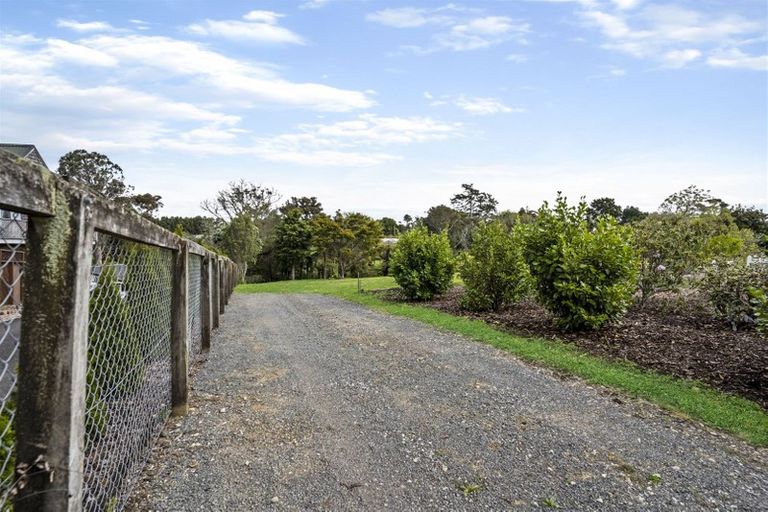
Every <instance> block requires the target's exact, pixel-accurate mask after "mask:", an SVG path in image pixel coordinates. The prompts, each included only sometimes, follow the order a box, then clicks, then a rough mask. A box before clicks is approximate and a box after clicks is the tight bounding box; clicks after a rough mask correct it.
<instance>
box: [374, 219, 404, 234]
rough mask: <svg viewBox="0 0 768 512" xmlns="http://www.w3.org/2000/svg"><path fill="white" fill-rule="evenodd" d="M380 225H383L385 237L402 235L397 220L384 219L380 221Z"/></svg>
mask: <svg viewBox="0 0 768 512" xmlns="http://www.w3.org/2000/svg"><path fill="white" fill-rule="evenodd" d="M379 224H381V230H382V232H383V233H384V236H397V235H398V234H400V231H401V227H400V225H399V224H398V223H397V221H396V220H395V219H392V218H390V217H382V218H381V219H379Z"/></svg>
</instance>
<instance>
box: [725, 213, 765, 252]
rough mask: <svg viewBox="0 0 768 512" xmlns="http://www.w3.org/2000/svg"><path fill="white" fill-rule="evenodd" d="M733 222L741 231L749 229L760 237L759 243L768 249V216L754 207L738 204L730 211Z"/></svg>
mask: <svg viewBox="0 0 768 512" xmlns="http://www.w3.org/2000/svg"><path fill="white" fill-rule="evenodd" d="M728 211H729V213H730V214H731V217H732V218H733V222H734V223H735V224H736V225H737V226H738V227H740V228H741V229H749V230H751V231H752V233H754V234H755V235H756V236H757V237H758V243H759V244H760V245H761V247H763V248H768V214H766V213H765V212H764V211H763V210H761V209H759V208H755V207H754V206H742V205H740V204H737V205H736V206H732V207H730V208H729V209H728Z"/></svg>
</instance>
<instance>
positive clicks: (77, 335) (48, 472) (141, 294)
mask: <svg viewBox="0 0 768 512" xmlns="http://www.w3.org/2000/svg"><path fill="white" fill-rule="evenodd" d="M0 176H1V177H2V180H0V181H2V186H0V205H2V207H3V210H0V510H2V511H6V510H11V509H12V503H11V502H12V501H15V503H16V506H17V508H18V509H19V510H22V509H23V510H25V511H28V510H29V511H33V510H40V509H50V510H67V509H72V508H78V507H81V508H82V509H83V510H86V511H110V512H117V511H120V510H123V509H124V508H125V507H126V504H127V502H128V499H129V497H130V493H131V491H132V489H133V487H134V485H135V483H136V481H137V479H138V478H139V476H140V473H141V470H142V468H143V466H144V464H145V461H146V460H147V458H148V456H149V454H150V451H151V449H152V446H153V445H154V443H155V441H156V439H157V438H158V436H159V435H160V433H161V431H162V429H163V427H164V425H165V422H166V420H167V418H168V416H169V414H170V413H171V412H173V413H174V414H178V415H183V414H185V412H186V410H187V407H188V394H189V390H190V387H189V365H190V363H191V362H194V360H195V356H196V355H197V354H200V353H201V352H202V346H203V341H205V346H206V348H207V347H208V343H209V342H210V336H211V329H212V328H213V327H214V326H218V324H219V315H220V314H222V313H224V307H223V304H225V303H226V300H227V298H228V297H229V295H230V294H231V293H232V288H233V287H232V285H233V284H234V283H233V282H232V281H231V280H229V279H227V276H228V275H230V274H232V273H233V272H234V270H235V266H234V263H233V262H232V261H230V260H228V259H226V258H222V257H220V256H218V255H215V254H213V253H211V252H210V251H207V250H206V249H205V248H203V247H201V246H199V245H198V244H196V243H195V242H194V241H192V240H186V239H183V238H180V237H178V236H176V235H174V234H173V233H170V232H169V231H166V230H164V229H162V228H160V227H159V226H157V225H155V224H153V223H151V222H148V221H147V220H146V219H142V218H140V217H138V216H137V215H134V214H132V213H129V212H125V211H123V210H121V209H119V208H117V207H116V205H114V204H112V203H110V202H109V201H108V200H106V199H105V198H102V197H98V196H93V195H89V194H88V193H87V192H84V191H83V190H82V189H79V188H77V187H73V186H71V185H70V184H68V183H66V182H64V181H62V180H60V179H58V178H57V177H55V176H54V175H52V174H51V173H50V172H48V171H47V170H46V169H44V168H41V167H39V166H37V165H35V164H34V163H30V162H27V161H24V160H22V159H18V158H16V157H15V156H13V155H11V154H9V153H6V152H4V151H0ZM41 177H42V178H41ZM61 205H64V206H67V207H65V208H60V207H59V206H61ZM9 210H18V211H23V212H25V213H27V214H29V215H30V217H26V216H24V215H21V214H19V213H14V212H11V211H9ZM28 224H29V225H30V226H32V227H33V228H34V229H29V230H27V225H28ZM67 227H69V228H70V229H67ZM94 230H95V232H96V233H95V236H94ZM92 237H93V238H92ZM84 254H92V257H90V258H89V257H83V255H84ZM187 254H189V256H188V260H187V262H186V263H187V265H186V267H187V270H188V273H187V276H186V280H184V278H183V262H184V260H181V259H180V257H179V256H182V255H187ZM62 255H66V257H65V258H62ZM208 258H210V263H211V265H210V268H209V265H208V263H209V259H208ZM25 269H26V276H25V277H24V283H22V275H24V272H25ZM212 269H214V270H212ZM210 270H212V272H209V271H210ZM89 273H90V280H88V279H85V277H86V276H88V275H89ZM220 285H221V286H220ZM23 286H24V287H26V288H27V289H26V291H23V290H22V287H23ZM184 287H186V290H187V293H186V294H184V293H183V291H184ZM203 294H205V296H203ZM185 295H186V297H185ZM22 296H23V297H24V301H25V306H24V307H22ZM86 298H87V301H88V304H87V306H88V307H87V311H83V309H82V308H81V306H83V305H84V301H85V300H86ZM220 304H222V306H220ZM185 308H186V309H185ZM22 315H26V316H28V318H27V317H25V318H24V320H25V322H24V326H23V331H24V332H23V333H22V325H21V324H22V322H21V320H22ZM86 326H87V336H86ZM22 334H23V336H22ZM83 345H87V348H86V347H84V346H83ZM185 349H186V351H187V353H188V355H189V357H184V352H185ZM20 353H21V354H22V356H23V357H21V358H20V357H19V354H20ZM83 356H86V359H85V360H84V359H83ZM83 370H85V379H84V380H85V382H83V379H82V377H83V375H82V373H83ZM83 395H85V396H84V397H83ZM17 398H18V399H17ZM81 400H82V401H83V402H85V409H84V410H83V409H82V407H81V404H82V402H81ZM17 402H18V403H21V404H23V405H24V407H22V408H20V409H18V410H17V407H16V403H17ZM73 419H74V420H79V419H84V420H83V421H82V422H80V421H71V420H73ZM82 441H84V446H83V447H81V445H80V443H81V442H82ZM16 447H18V450H17V449H16ZM68 491H69V492H68ZM81 493H82V494H81Z"/></svg>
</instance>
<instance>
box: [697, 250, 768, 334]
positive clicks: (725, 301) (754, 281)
mask: <svg viewBox="0 0 768 512" xmlns="http://www.w3.org/2000/svg"><path fill="white" fill-rule="evenodd" d="M699 288H700V289H701V290H702V291H703V292H704V294H705V295H706V296H707V298H708V299H709V302H710V304H712V307H713V308H714V309H715V312H716V313H717V314H718V315H719V316H720V317H722V318H723V319H724V320H726V321H727V322H728V323H730V324H731V327H732V328H733V330H734V331H735V330H736V329H737V328H738V327H739V326H741V325H745V324H752V323H755V321H756V316H757V315H756V308H755V304H754V298H755V297H756V296H757V297H759V295H760V292H762V293H763V294H765V292H766V290H768V267H767V266H765V265H759V264H758V265H747V264H746V263H745V262H744V261H743V260H735V261H723V260H721V261H716V262H713V263H712V264H710V265H708V266H707V267H706V269H705V272H704V278H703V279H702V280H701V281H700V282H699ZM750 291H751V293H750ZM758 305H759V304H758Z"/></svg>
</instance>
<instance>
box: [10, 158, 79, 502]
mask: <svg viewBox="0 0 768 512" xmlns="http://www.w3.org/2000/svg"><path fill="white" fill-rule="evenodd" d="M3 172H6V170H5V169H3ZM8 172H16V170H15V169H14V170H12V171H8ZM35 172H37V171H35ZM40 172H42V171H40ZM43 183H45V185H44V186H48V187H50V191H49V192H50V197H49V199H50V203H49V209H50V213H51V214H52V216H49V217H42V216H36V215H34V214H32V215H30V216H29V217H28V221H27V260H26V266H25V270H24V276H23V281H24V282H23V286H24V314H23V316H22V320H21V322H22V327H21V343H20V345H19V383H18V408H17V411H16V425H15V430H16V471H17V476H21V478H22V479H23V480H24V486H21V485H19V486H17V489H18V495H17V496H16V498H15V499H14V502H15V505H14V506H15V510H17V511H19V512H26V511H30V512H31V511H54V510H55V511H61V510H70V511H74V510H80V508H81V506H82V494H83V451H84V444H85V392H86V379H85V375H86V371H87V366H88V289H89V284H90V273H91V255H92V251H93V227H92V224H91V222H90V220H91V213H90V198H89V197H88V196H87V195H86V194H84V193H82V192H79V191H68V190H65V189H64V188H63V187H62V186H61V184H60V183H58V182H57V181H54V180H51V181H49V182H48V183H46V182H45V180H43ZM19 192H21V193H24V194H32V191H30V190H19Z"/></svg>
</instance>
